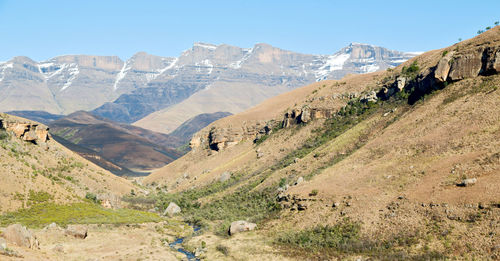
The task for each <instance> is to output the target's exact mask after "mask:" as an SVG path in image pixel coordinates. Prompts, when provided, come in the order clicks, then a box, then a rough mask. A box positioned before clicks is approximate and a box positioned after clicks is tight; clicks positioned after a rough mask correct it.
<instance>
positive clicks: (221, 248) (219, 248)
mask: <svg viewBox="0 0 500 261" xmlns="http://www.w3.org/2000/svg"><path fill="white" fill-rule="evenodd" d="M215 250H217V251H219V252H221V253H222V254H224V255H225V256H227V255H229V248H227V246H223V245H217V246H216V247H215Z"/></svg>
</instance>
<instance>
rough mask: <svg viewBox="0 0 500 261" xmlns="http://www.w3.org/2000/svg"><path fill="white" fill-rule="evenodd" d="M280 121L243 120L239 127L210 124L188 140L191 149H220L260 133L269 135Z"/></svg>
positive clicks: (256, 137)
mask: <svg viewBox="0 0 500 261" xmlns="http://www.w3.org/2000/svg"><path fill="white" fill-rule="evenodd" d="M279 124H280V123H279V122H277V121H274V120H272V121H268V122H255V123H250V122H243V124H242V126H241V127H239V128H235V127H227V128H221V127H219V126H212V127H211V128H210V129H208V130H206V129H205V130H202V131H200V132H198V133H197V134H195V135H194V136H193V138H192V139H191V141H190V143H189V144H190V146H191V149H193V150H196V149H198V148H202V149H210V150H213V151H220V150H223V149H225V148H229V147H232V146H234V145H236V144H238V143H239V142H241V141H242V140H255V139H259V138H260V137H261V136H262V135H269V134H271V133H272V130H273V128H275V127H277V126H278V125H279Z"/></svg>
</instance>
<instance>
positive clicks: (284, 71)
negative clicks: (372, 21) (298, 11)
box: [0, 43, 414, 133]
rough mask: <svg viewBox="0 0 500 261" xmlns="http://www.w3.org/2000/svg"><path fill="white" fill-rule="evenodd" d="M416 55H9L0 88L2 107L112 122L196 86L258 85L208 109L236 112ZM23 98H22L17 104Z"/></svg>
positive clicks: (369, 51)
mask: <svg viewBox="0 0 500 261" xmlns="http://www.w3.org/2000/svg"><path fill="white" fill-rule="evenodd" d="M413 56H414V54H412V53H403V52H397V51H390V50H387V49H385V48H381V47H376V46H371V45H365V44H357V43H353V44H350V45H349V46H348V47H346V48H344V49H342V50H341V51H339V52H337V53H335V54H333V55H309V54H299V53H294V52H291V51H285V50H281V49H279V48H275V47H272V46H270V45H267V44H256V45H255V46H254V47H252V48H239V47H235V46H230V45H224V44H222V45H211V44H204V43H195V44H194V45H193V47H192V48H190V49H188V50H186V51H184V52H183V53H182V54H181V55H180V56H179V57H159V56H155V55H151V54H147V53H144V52H139V53H137V54H135V55H134V56H133V57H131V58H130V59H128V60H126V61H123V60H121V59H120V58H118V57H116V56H90V55H64V56H58V57H55V58H52V59H49V60H47V61H42V62H36V61H33V60H31V59H29V58H28V57H14V58H13V59H11V60H9V61H7V62H2V63H0V90H1V91H2V93H4V96H3V98H2V99H1V100H0V110H2V111H11V110H41V111H47V112H50V113H55V114H69V113H72V112H74V111H78V110H94V111H93V113H94V114H97V115H100V116H103V117H106V118H109V119H112V120H114V121H120V122H126V123H132V122H135V121H137V120H140V119H142V118H143V117H145V116H147V115H149V114H150V113H153V112H155V111H159V110H162V109H166V108H167V107H169V106H172V105H175V104H178V103H180V102H182V101H184V100H186V99H187V98H189V97H190V96H192V95H193V94H195V93H198V92H200V91H203V90H205V91H207V90H209V89H210V88H212V89H213V90H217V88H218V86H219V85H224V84H231V85H241V86H243V87H246V88H258V90H257V91H255V92H254V93H251V95H253V97H252V98H251V99H250V101H249V102H247V101H245V100H247V99H242V98H240V97H238V101H241V104H242V105H238V106H237V107H234V106H231V104H230V102H231V101H230V100H231V98H235V97H236V96H235V95H234V94H232V93H231V89H224V90H221V91H222V92H225V93H226V94H228V95H229V97H226V99H227V100H225V101H224V102H222V103H221V104H217V106H216V107H217V108H215V109H214V110H215V111H206V113H213V112H217V111H229V112H232V113H234V112H237V111H241V110H243V109H246V108H248V107H249V106H252V105H255V104H256V103H258V102H260V101H262V100H263V99H264V98H268V97H271V96H274V95H276V94H279V93H282V92H284V91H287V90H291V89H293V88H296V87H298V86H301V85H304V84H307V83H310V82H314V81H318V80H323V79H338V78H341V77H343V76H344V75H346V74H348V73H365V72H371V71H375V70H383V69H385V68H388V67H392V66H396V65H398V64H399V63H401V62H402V61H404V60H406V59H408V58H411V57H413ZM233 92H238V89H236V90H233ZM21 98H22V99H23V100H24V101H25V102H23V103H20V102H18V101H19V99H21ZM188 107H189V106H188ZM226 109H230V110H226ZM197 114H199V113H198V112H197V111H194V112H191V113H190V114H188V115H186V116H185V117H187V118H185V119H184V118H183V120H179V122H178V123H176V125H175V126H174V127H172V128H168V129H165V128H163V129H161V130H160V129H159V128H152V129H153V130H156V131H159V130H160V131H161V132H165V133H168V132H169V131H173V129H175V127H177V126H178V125H180V124H181V123H182V122H184V121H185V120H187V119H189V118H192V117H194V116H196V115H197ZM138 125H139V126H142V127H148V126H149V125H151V124H148V123H139V124H138Z"/></svg>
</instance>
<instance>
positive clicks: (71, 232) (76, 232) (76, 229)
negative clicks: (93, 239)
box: [64, 225, 88, 239]
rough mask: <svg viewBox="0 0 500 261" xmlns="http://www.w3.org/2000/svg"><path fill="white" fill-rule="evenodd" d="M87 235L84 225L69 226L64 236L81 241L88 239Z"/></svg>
mask: <svg viewBox="0 0 500 261" xmlns="http://www.w3.org/2000/svg"><path fill="white" fill-rule="evenodd" d="M87 233H88V229H87V227H86V226H82V225H68V228H66V230H64V234H66V235H68V236H72V237H75V238H81V239H85V238H86V237H87Z"/></svg>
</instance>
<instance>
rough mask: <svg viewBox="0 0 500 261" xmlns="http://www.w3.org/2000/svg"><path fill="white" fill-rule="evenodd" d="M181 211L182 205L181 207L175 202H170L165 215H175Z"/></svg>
mask: <svg viewBox="0 0 500 261" xmlns="http://www.w3.org/2000/svg"><path fill="white" fill-rule="evenodd" d="M180 212H181V207H179V206H178V205H177V204H175V203H174V202H170V204H168V207H167V209H165V212H163V215H164V216H167V215H168V216H173V215H175V214H177V213H180Z"/></svg>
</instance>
